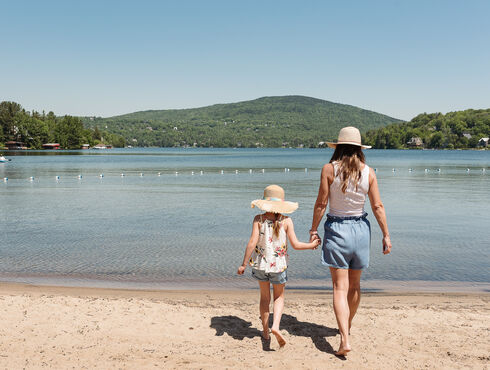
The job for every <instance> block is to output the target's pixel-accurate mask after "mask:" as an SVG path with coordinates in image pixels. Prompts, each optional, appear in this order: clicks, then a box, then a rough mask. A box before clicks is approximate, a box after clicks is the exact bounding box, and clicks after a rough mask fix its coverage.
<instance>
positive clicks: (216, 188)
mask: <svg viewBox="0 0 490 370" xmlns="http://www.w3.org/2000/svg"><path fill="white" fill-rule="evenodd" d="M365 153H366V157H367V162H368V164H369V165H370V166H371V167H374V168H376V169H377V176H378V182H379V186H380V191H381V197H382V200H383V202H384V204H385V208H386V212H387V216H388V223H389V227H390V234H391V238H392V243H393V252H392V254H391V255H388V256H384V255H382V253H381V233H380V231H379V228H378V226H377V223H376V220H375V218H374V217H373V216H372V215H371V214H370V216H369V218H370V221H371V225H372V231H373V235H372V247H371V263H370V267H369V269H368V270H367V271H366V272H365V273H364V275H363V276H364V280H365V281H366V282H369V281H387V282H392V283H393V282H397V281H400V282H401V281H424V282H427V281H429V282H430V281H433V282H441V281H442V282H449V283H451V282H464V283H468V284H469V285H471V283H490V272H489V271H490V269H489V262H490V239H489V229H490V212H489V204H490V151H396V150H389V151H388V150H367V151H366V152H365ZM4 154H5V155H7V157H8V158H10V159H12V161H10V162H8V163H5V164H0V231H1V239H0V280H2V281H17V282H30V283H49V284H60V285H64V284H66V285H89V286H117V287H152V288H175V287H178V288H182V287H187V288H194V287H197V288H199V287H216V288H236V287H245V286H251V284H254V285H255V283H254V282H253V281H252V280H251V278H250V277H249V276H246V277H238V276H236V268H237V267H238V265H239V264H240V263H241V261H242V258H243V252H244V249H245V245H246V243H247V241H248V238H249V235H250V230H251V222H252V219H253V216H254V215H255V214H256V213H257V211H256V209H251V208H250V201H251V200H253V199H257V198H260V197H261V196H262V192H263V189H264V187H265V186H267V185H269V184H273V183H275V184H279V185H281V186H283V187H284V189H285V190H286V197H287V199H289V200H293V201H297V202H299V204H300V208H299V209H298V211H296V212H295V213H294V214H293V215H292V218H293V221H294V224H295V229H296V233H297V235H298V237H299V238H300V239H301V240H306V239H307V238H308V230H309V228H310V224H311V216H312V209H313V204H314V202H315V199H316V194H317V190H318V185H319V176H320V169H321V167H322V165H323V164H324V163H326V162H328V160H329V159H330V156H331V155H332V150H330V149H117V150H116V149H114V150H106V151H92V150H90V151H75V152H69V151H60V152H31V151H29V152H27V151H26V152H17V153H15V154H17V155H12V154H14V153H9V152H5V153H4ZM285 168H288V169H289V170H286V171H285ZM305 168H307V170H305ZM468 168H469V172H468V170H467V169H468ZM262 169H263V170H264V171H263V172H262ZM393 169H395V171H393ZM409 169H412V171H410V170H409ZM426 169H427V171H426ZM438 169H440V171H438ZM482 169H485V171H482ZM201 171H202V174H201ZM221 171H223V174H222V173H221ZM236 171H238V173H237V172H236ZM250 171H251V173H250ZM176 172H178V174H176ZM192 172H194V174H192ZM122 173H123V174H125V176H124V177H122V176H121V174H122ZM158 173H160V176H159V175H158ZM101 174H103V177H100V175H101ZM78 175H81V176H82V178H81V179H79V178H78ZM31 176H32V177H33V179H32V180H31V179H30V177H31ZM56 176H59V179H56ZM4 178H8V180H4ZM366 210H367V211H368V213H371V210H370V207H369V205H368V204H367V205H366ZM322 224H323V223H322ZM289 254H290V268H289V270H288V271H289V278H290V285H291V286H296V287H304V288H308V287H321V286H328V285H329V284H330V283H329V273H328V270H327V269H326V268H325V267H324V266H322V265H321V263H320V250H316V251H295V250H293V249H292V248H290V252H289ZM249 272H250V271H248V273H247V275H248V274H249Z"/></svg>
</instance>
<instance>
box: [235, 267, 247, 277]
mask: <svg viewBox="0 0 490 370" xmlns="http://www.w3.org/2000/svg"><path fill="white" fill-rule="evenodd" d="M246 267H247V266H244V265H241V266H240V267H239V268H238V271H237V272H236V273H237V274H238V275H243V273H244V272H245V268H246Z"/></svg>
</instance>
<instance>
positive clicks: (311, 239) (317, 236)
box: [310, 231, 321, 243]
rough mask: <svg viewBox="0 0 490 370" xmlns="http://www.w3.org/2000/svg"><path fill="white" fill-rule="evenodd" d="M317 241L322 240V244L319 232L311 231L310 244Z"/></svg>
mask: <svg viewBox="0 0 490 370" xmlns="http://www.w3.org/2000/svg"><path fill="white" fill-rule="evenodd" d="M316 239H318V240H320V242H321V239H320V236H319V235H318V232H317V231H310V243H311V242H313V241H314V240H316Z"/></svg>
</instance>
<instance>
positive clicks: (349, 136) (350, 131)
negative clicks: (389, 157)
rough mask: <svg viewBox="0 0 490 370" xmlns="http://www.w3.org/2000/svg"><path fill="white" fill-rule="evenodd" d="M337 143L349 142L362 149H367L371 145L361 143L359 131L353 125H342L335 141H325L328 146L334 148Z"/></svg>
mask: <svg viewBox="0 0 490 370" xmlns="http://www.w3.org/2000/svg"><path fill="white" fill-rule="evenodd" d="M337 144H350V145H357V146H360V147H361V148H362V149H369V148H371V146H369V145H362V144H361V133H360V132H359V130H358V129H357V128H355V127H352V126H349V127H344V128H343V129H341V130H340V132H339V137H338V139H337V142H336V143H330V142H327V145H328V146H329V147H330V148H334V149H335V148H336V147H337Z"/></svg>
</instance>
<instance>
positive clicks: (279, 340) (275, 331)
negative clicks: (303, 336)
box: [271, 329, 286, 348]
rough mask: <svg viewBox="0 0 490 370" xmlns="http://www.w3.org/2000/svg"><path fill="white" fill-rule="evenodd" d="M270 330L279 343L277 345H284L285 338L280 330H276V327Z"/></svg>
mask: <svg viewBox="0 0 490 370" xmlns="http://www.w3.org/2000/svg"><path fill="white" fill-rule="evenodd" d="M271 331H272V334H274V335H275V337H276V339H277V342H278V343H279V347H281V348H282V347H284V346H285V345H286V340H285V339H284V337H283V336H282V335H281V332H280V331H279V330H276V329H272V330H271Z"/></svg>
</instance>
